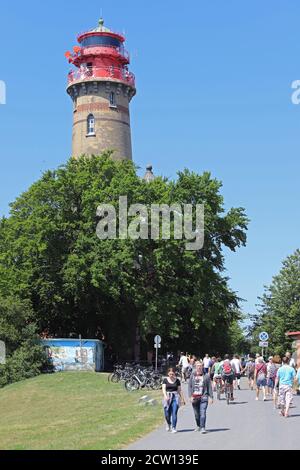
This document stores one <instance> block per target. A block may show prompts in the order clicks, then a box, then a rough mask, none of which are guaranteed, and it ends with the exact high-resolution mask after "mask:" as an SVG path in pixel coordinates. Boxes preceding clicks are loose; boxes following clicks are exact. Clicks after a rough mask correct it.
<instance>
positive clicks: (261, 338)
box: [259, 331, 269, 341]
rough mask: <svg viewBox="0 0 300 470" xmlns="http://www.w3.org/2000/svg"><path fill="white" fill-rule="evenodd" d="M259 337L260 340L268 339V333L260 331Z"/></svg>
mask: <svg viewBox="0 0 300 470" xmlns="http://www.w3.org/2000/svg"><path fill="white" fill-rule="evenodd" d="M259 339H260V340H261V341H268V339H269V335H268V333H267V332H266V331H262V332H261V333H259Z"/></svg>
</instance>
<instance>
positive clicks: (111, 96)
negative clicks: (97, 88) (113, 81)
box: [109, 91, 117, 108]
mask: <svg viewBox="0 0 300 470" xmlns="http://www.w3.org/2000/svg"><path fill="white" fill-rule="evenodd" d="M109 106H111V107H113V108H115V107H116V106H117V105H116V94H115V93H114V92H113V91H112V92H111V93H110V94H109Z"/></svg>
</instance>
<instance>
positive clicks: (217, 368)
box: [212, 357, 223, 391]
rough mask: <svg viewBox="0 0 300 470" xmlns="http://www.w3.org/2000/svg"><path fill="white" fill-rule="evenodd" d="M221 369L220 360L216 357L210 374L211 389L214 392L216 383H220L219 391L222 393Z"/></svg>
mask: <svg viewBox="0 0 300 470" xmlns="http://www.w3.org/2000/svg"><path fill="white" fill-rule="evenodd" d="M221 367H222V359H221V358H220V357H218V358H217V359H216V362H215V363H214V365H213V366H212V374H213V381H212V384H213V389H214V391H216V390H217V382H218V381H220V384H221V389H222V391H223V381H222V375H221Z"/></svg>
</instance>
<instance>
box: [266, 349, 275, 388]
mask: <svg viewBox="0 0 300 470" xmlns="http://www.w3.org/2000/svg"><path fill="white" fill-rule="evenodd" d="M276 375H277V368H276V365H275V363H274V361H273V356H270V357H269V362H268V364H267V393H268V395H270V396H271V397H272V396H273V392H274V385H275V378H276Z"/></svg>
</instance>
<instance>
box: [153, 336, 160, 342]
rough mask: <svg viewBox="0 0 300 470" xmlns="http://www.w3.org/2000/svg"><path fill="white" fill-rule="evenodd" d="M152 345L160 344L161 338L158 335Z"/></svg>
mask: <svg viewBox="0 0 300 470" xmlns="http://www.w3.org/2000/svg"><path fill="white" fill-rule="evenodd" d="M154 343H155V344H160V343H161V337H160V336H159V335H156V336H155V338H154Z"/></svg>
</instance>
